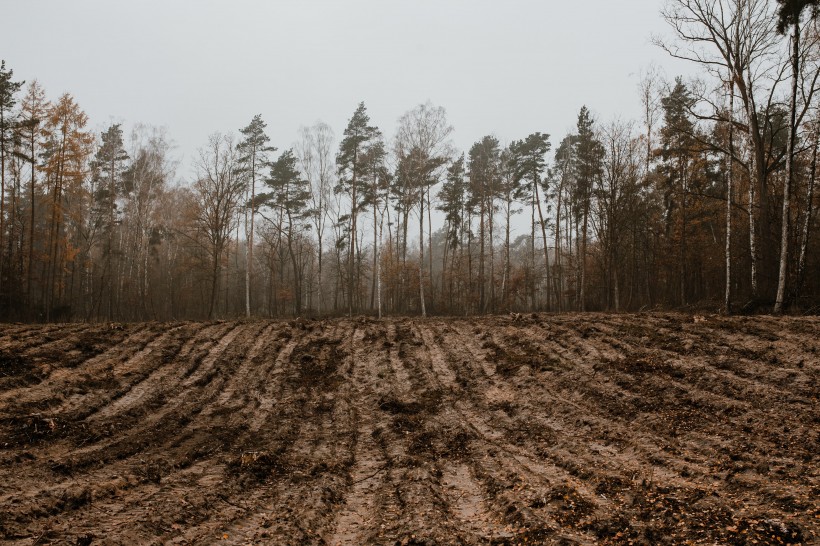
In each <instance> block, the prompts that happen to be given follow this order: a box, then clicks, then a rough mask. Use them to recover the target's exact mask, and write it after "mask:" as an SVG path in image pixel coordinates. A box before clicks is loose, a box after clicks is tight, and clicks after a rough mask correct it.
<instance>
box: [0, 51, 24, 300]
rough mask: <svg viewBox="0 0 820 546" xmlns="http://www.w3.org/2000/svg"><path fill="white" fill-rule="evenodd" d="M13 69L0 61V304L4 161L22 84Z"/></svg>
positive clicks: (0, 291) (0, 296)
mask: <svg viewBox="0 0 820 546" xmlns="http://www.w3.org/2000/svg"><path fill="white" fill-rule="evenodd" d="M13 77H14V71H13V70H11V69H6V61H0V305H3V304H4V301H5V300H7V295H6V294H5V288H6V284H7V283H6V282H5V277H6V267H5V265H6V264H5V249H6V245H5V240H6V162H7V160H8V158H9V152H10V151H11V148H12V128H13V127H14V123H15V119H14V116H13V109H14V105H15V104H17V99H16V98H15V96H14V95H15V94H16V93H17V92H18V91H19V90H20V88H21V87H22V86H23V83H24V82H22V81H19V82H15V81H12V78H13Z"/></svg>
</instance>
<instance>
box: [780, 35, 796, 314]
mask: <svg viewBox="0 0 820 546" xmlns="http://www.w3.org/2000/svg"><path fill="white" fill-rule="evenodd" d="M791 61H792V63H791V64H792V92H791V97H790V105H789V106H790V110H789V142H788V149H787V151H786V182H785V184H784V186H783V220H782V223H781V226H780V267H779V270H778V275H777V296H776V298H775V303H774V312H775V313H782V312H783V306H784V302H783V298H784V297H785V295H786V276H787V274H788V265H789V225H790V223H791V222H790V221H789V216H790V212H791V211H790V209H791V188H792V182H793V179H794V143H795V139H796V135H797V122H796V117H797V78H798V77H799V72H800V22H799V21H795V23H794V25H793V34H792V58H791Z"/></svg>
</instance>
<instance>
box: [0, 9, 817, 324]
mask: <svg viewBox="0 0 820 546" xmlns="http://www.w3.org/2000/svg"><path fill="white" fill-rule="evenodd" d="M816 4H817V2H811V1H802V2H801V1H797V2H795V1H787V0H782V1H778V2H771V1H768V0H668V1H667V2H666V4H665V6H664V8H663V15H664V17H665V19H666V20H667V22H668V23H669V24H670V26H671V29H672V31H673V38H672V39H671V40H669V41H660V40H658V41H657V42H658V45H660V46H661V47H662V48H664V49H665V50H666V51H668V52H669V53H670V54H671V55H672V56H674V57H678V58H683V59H688V60H691V61H693V62H695V63H697V64H698V65H699V66H700V67H701V68H702V72H701V76H702V77H701V78H699V79H695V80H692V81H685V80H683V79H682V78H675V79H673V80H671V81H667V80H665V79H664V78H663V77H661V76H660V75H659V74H658V73H657V72H656V71H654V70H649V71H647V72H646V73H645V74H644V76H643V78H642V80H641V83H640V86H639V92H638V94H639V97H638V98H639V100H640V101H641V105H642V113H643V114H642V118H641V119H639V120H634V121H624V120H616V121H602V120H600V119H596V118H595V117H594V116H593V115H592V113H591V112H590V110H589V109H587V108H586V107H582V108H581V109H580V112H579V113H578V117H577V126H576V128H575V130H574V131H573V132H571V133H570V134H568V135H565V136H563V137H562V138H561V139H559V140H555V142H556V143H557V145H556V146H554V149H553V141H552V140H551V136H550V135H549V134H547V133H546V132H536V133H533V134H530V135H521V136H520V139H519V140H513V141H511V142H508V143H503V142H500V141H499V139H498V138H496V137H495V136H493V135H487V136H483V137H481V138H479V139H478V140H476V142H475V143H474V144H473V145H472V146H471V147H470V149H469V150H467V151H464V152H462V151H459V150H456V149H455V148H454V146H453V144H452V140H451V137H452V133H453V128H452V126H451V125H450V124H449V123H448V121H447V116H446V112H445V110H444V108H442V107H438V106H434V105H432V104H430V103H429V102H428V103H425V104H421V105H419V106H417V107H415V108H413V109H411V110H409V111H408V112H407V113H406V114H404V115H403V116H402V117H401V118H400V119H399V121H398V125H397V130H396V133H395V134H394V135H391V136H390V137H386V136H385V135H384V134H383V133H382V132H381V131H380V130H379V128H378V126H377V125H376V124H375V122H374V121H373V120H371V119H370V117H369V115H368V112H367V109H366V107H365V105H364V103H361V104H359V105H358V106H357V107H356V108H355V111H354V112H353V114H352V116H351V117H350V120H349V122H348V124H347V127H345V128H343V131H342V132H341V134H340V135H339V136H338V137H337V136H336V135H335V134H334V131H333V129H332V128H331V127H329V126H328V125H326V124H324V123H317V124H315V125H313V126H311V127H305V128H303V129H302V130H301V131H300V133H299V134H298V136H297V139H296V144H295V145H294V146H293V147H292V148H289V149H277V148H276V147H274V146H273V145H272V143H271V142H270V139H269V138H268V137H267V135H266V123H265V121H263V119H262V118H261V116H255V117H254V118H253V119H252V120H250V121H249V123H248V125H247V126H246V127H244V128H242V129H240V130H239V131H238V134H237V135H236V136H231V135H230V134H215V135H212V136H210V137H209V138H208V139H207V143H206V144H205V145H204V146H203V147H202V148H201V149H200V150H199V154H198V157H197V158H196V160H195V164H194V170H195V172H196V175H195V177H194V178H193V179H192V180H191V181H189V182H188V183H179V182H178V181H177V175H176V171H175V168H176V165H175V163H174V161H173V160H172V158H171V154H170V145H169V137H168V135H167V134H166V133H165V132H164V130H161V129H157V128H152V127H146V126H142V125H136V126H135V127H134V128H133V129H132V130H131V131H130V133H129V134H125V133H124V131H123V128H122V127H121V126H120V125H119V124H113V125H111V126H110V127H108V129H106V130H105V131H103V132H102V133H101V134H94V133H92V132H91V131H90V130H89V129H88V118H87V116H86V114H85V113H84V112H83V110H82V108H81V107H80V105H78V104H77V102H76V101H75V99H74V98H73V97H72V96H71V95H70V94H64V95H62V96H60V97H58V98H56V99H49V98H48V97H47V95H46V93H45V91H44V90H43V89H42V87H41V86H40V84H39V83H38V82H37V81H36V80H35V81H32V82H29V83H28V84H25V83H24V82H22V81H17V80H16V79H15V78H14V74H13V71H12V70H11V68H7V67H6V66H5V62H4V63H3V64H2V67H0V181H2V193H0V319H2V320H31V321H65V320H149V319H157V320H168V319H182V318H216V317H237V316H255V317H270V316H296V315H306V314H358V313H371V314H382V313H388V314H421V315H426V314H458V315H465V314H482V313H501V312H521V311H530V310H542V311H555V312H561V311H586V310H606V311H627V310H629V311H634V310H639V309H645V308H652V307H657V306H662V307H686V306H692V305H709V306H711V307H712V308H721V309H722V310H724V311H729V312H732V311H737V310H739V309H740V308H741V307H742V308H743V309H744V310H746V311H754V310H758V309H763V310H771V311H774V312H782V311H785V310H787V309H792V310H801V311H806V310H812V309H816V306H817V305H818V303H820V275H818V274H817V273H818V271H820V252H818V251H820V241H818V237H817V236H816V235H815V230H816V228H817V223H818V218H817V217H818V214H817V208H818V207H817V200H818V199H817V196H816V195H815V194H816V193H817V191H816V190H815V178H816V171H817V151H818V139H819V138H820V116H819V115H818V108H817V106H818V104H817V97H816V95H817V93H816V91H817V87H818V76H819V75H820V41H818V38H820V34H818V25H817V20H816V15H817V13H816V8H817V5H816ZM602 83H603V82H602ZM545 129H547V128H545ZM516 217H518V218H519V219H518V220H516V219H515V218H516ZM521 218H523V219H521ZM521 225H525V226H527V229H525V230H524V232H523V233H521V229H520V226H521ZM513 226H519V229H518V230H516V229H514V228H513ZM516 233H517V234H516Z"/></svg>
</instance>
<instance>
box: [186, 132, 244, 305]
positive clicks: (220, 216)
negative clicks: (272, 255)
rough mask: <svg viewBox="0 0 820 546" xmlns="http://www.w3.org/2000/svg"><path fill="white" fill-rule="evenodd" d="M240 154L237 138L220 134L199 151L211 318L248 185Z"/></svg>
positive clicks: (199, 223)
mask: <svg viewBox="0 0 820 546" xmlns="http://www.w3.org/2000/svg"><path fill="white" fill-rule="evenodd" d="M237 159H238V157H237V151H236V148H235V146H234V143H233V138H231V137H230V136H228V135H223V134H220V133H216V134H213V135H211V136H210V138H209V139H208V145H207V146H206V147H205V148H201V149H200V150H199V158H198V160H197V162H196V165H195V168H196V172H197V178H196V180H195V181H194V183H193V189H194V192H195V195H196V204H197V211H196V227H197V230H198V232H199V234H200V235H201V236H203V237H204V238H205V241H206V243H207V247H206V251H207V252H208V255H209V256H210V258H211V298H210V303H209V306H208V318H213V315H214V309H215V306H216V298H217V294H218V292H219V278H220V262H221V258H222V253H223V251H224V250H225V245H226V243H227V242H228V240H229V238H230V234H231V231H232V230H233V228H234V227H235V225H236V222H237V216H236V210H237V206H238V204H239V201H240V199H241V198H242V194H243V192H244V189H245V187H244V181H243V180H242V177H241V176H240V175H239V173H238V172H237V171H238V169H237V167H238V162H237Z"/></svg>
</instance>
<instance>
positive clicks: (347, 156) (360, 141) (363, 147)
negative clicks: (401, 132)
mask: <svg viewBox="0 0 820 546" xmlns="http://www.w3.org/2000/svg"><path fill="white" fill-rule="evenodd" d="M369 123H370V116H368V115H367V109H366V108H365V106H364V102H360V103H359V106H358V107H357V108H356V111H355V112H354V113H353V117H351V118H350V121H349V122H348V124H347V128H346V129H345V131H344V138H343V139H342V141H341V143H340V144H339V153H338V154H337V156H336V166H337V169H338V175H339V180H338V184H337V186H336V192H337V193H344V194H346V195H348V196H349V198H350V216H349V218H350V229H349V234H348V258H347V305H348V313H349V314H350V315H351V316H352V315H353V311H354V309H355V305H354V293H356V292H358V289H357V287H358V282H357V281H358V279H357V276H356V275H355V270H354V264H355V257H356V251H357V248H356V244H357V243H356V241H357V233H358V226H357V223H356V222H357V218H358V215H359V209H360V208H361V206H362V203H361V199H362V198H361V188H360V184H361V179H362V178H364V177H365V176H366V174H367V169H368V164H367V162H366V161H364V157H365V155H366V153H367V150H368V148H369V147H370V146H371V145H372V144H373V143H374V142H375V141H377V140H378V139H379V136H380V135H381V133H380V131H379V129H378V128H377V127H375V126H371V125H369Z"/></svg>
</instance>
